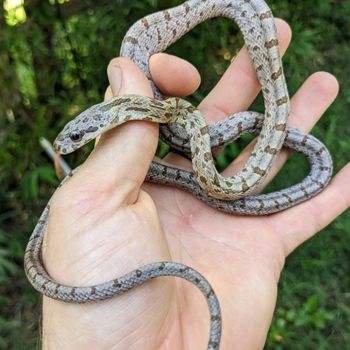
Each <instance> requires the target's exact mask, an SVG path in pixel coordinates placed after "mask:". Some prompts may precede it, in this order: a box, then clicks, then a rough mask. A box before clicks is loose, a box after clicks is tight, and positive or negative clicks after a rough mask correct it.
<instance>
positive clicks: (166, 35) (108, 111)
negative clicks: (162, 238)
mask: <svg viewBox="0 0 350 350" xmlns="http://www.w3.org/2000/svg"><path fill="white" fill-rule="evenodd" d="M216 16H225V17H229V18H232V19H234V20H235V21H236V22H237V23H238V25H239V27H240V28H241V30H242V33H243V36H244V38H245V41H246V43H247V47H248V50H249V53H250V56H251V58H252V60H253V62H254V66H255V68H256V71H257V75H258V79H259V82H260V84H261V86H262V91H263V95H264V101H265V108H266V112H265V115H264V116H262V115H260V114H258V113H254V112H241V113H236V114H235V115H233V116H231V117H229V118H227V119H226V120H224V121H221V122H218V123H216V124H214V125H210V126H208V125H207V124H206V122H205V121H204V119H203V117H202V116H201V114H200V112H199V111H198V110H196V108H194V107H193V106H191V105H190V104H189V103H188V102H186V101H184V100H181V99H179V98H171V99H168V100H165V101H163V96H162V95H161V93H160V91H159V90H158V88H157V87H156V86H155V84H154V83H153V81H152V79H151V75H150V72H149V69H148V60H149V57H150V56H151V55H152V54H154V53H156V52H161V51H164V50H165V49H166V48H167V47H168V46H169V45H170V44H171V43H173V42H175V41H176V40H177V39H178V38H179V37H181V36H182V35H184V34H185V33H187V32H188V31H190V30H191V29H192V28H193V27H194V26H196V25H197V24H198V23H201V22H203V21H204V20H206V19H208V18H212V17H216ZM121 55H122V56H125V57H128V58H130V59H132V60H133V61H134V62H135V63H136V64H137V65H138V66H139V67H140V68H141V69H143V71H144V72H145V74H146V76H147V77H148V78H149V79H150V81H151V84H152V88H153V91H154V94H155V97H156V99H150V98H147V97H142V96H135V95H128V96H121V97H115V98H114V99H112V100H110V101H107V102H103V103H101V104H98V105H95V106H93V107H91V108H90V109H88V110H87V111H85V112H83V113H82V114H80V115H79V116H78V117H77V118H75V119H74V120H73V121H72V122H70V123H69V124H67V126H66V127H65V128H64V130H63V131H62V132H61V133H60V135H59V136H58V137H57V139H56V142H55V146H56V149H57V150H58V151H60V152H61V153H70V152H72V151H74V150H76V149H78V148H80V147H81V146H82V145H84V144H85V143H87V142H89V141H90V140H92V139H94V138H95V137H97V136H98V135H100V134H101V133H103V132H105V131H106V130H109V129H110V128H112V127H115V126H118V125H120V124H122V123H124V122H127V121H129V120H149V121H153V122H158V123H162V125H161V137H162V138H163V139H164V140H166V141H167V142H168V143H169V144H170V145H171V147H172V148H173V149H174V150H177V151H178V152H180V153H182V154H184V155H186V156H188V157H191V158H192V161H193V170H194V171H193V172H190V171H186V170H182V169H177V168H173V167H169V166H165V165H162V164H160V163H157V162H155V161H154V162H152V164H151V167H150V169H149V172H148V174H147V177H146V180H147V181H151V182H155V183H159V184H165V185H173V186H176V187H179V188H182V189H184V190H187V191H190V192H191V193H193V194H194V195H195V196H196V197H197V198H199V199H200V200H203V201H204V202H206V203H207V204H209V205H211V206H212V207H214V208H216V209H218V210H221V211H224V212H227V213H238V214H245V215H263V214H271V213H274V212H278V211H281V210H284V209H287V208H290V207H291V206H293V205H296V204H297V203H300V202H302V201H305V200H307V199H309V198H311V197H313V196H315V195H316V194H317V193H319V192H320V191H321V190H322V189H323V188H324V187H325V186H326V185H327V184H328V182H329V180H330V177H331V175H332V160H331V157H330V155H329V152H328V151H327V149H326V148H325V147H324V146H323V145H322V143H320V141H318V140H317V139H315V138H314V137H312V136H310V135H307V134H304V133H302V132H300V131H298V130H297V129H295V128H292V127H290V126H287V118H288V114H289V97H288V91H287V87H286V84H285V79H284V74H283V68H282V64H281V60H280V55H279V47H278V39H277V34H276V30H275V26H274V21H273V16H272V13H271V11H270V10H269V8H268V7H267V5H266V4H265V3H264V1H263V0H250V1H249V0H244V1H243V0H242V1H240V0H238V1H234V0H220V1H214V0H192V1H187V2H185V3H184V4H182V5H181V6H178V7H176V8H173V9H170V10H166V11H163V12H159V13H155V14H152V15H150V16H147V17H145V18H143V19H142V20H140V21H139V22H137V23H136V24H135V25H134V26H132V27H131V29H130V30H129V31H128V33H127V35H126V36H125V38H124V41H123V45H122V49H121ZM248 132H249V133H253V134H256V135H259V136H258V140H257V144H256V146H255V148H254V151H253V153H252V155H251V156H250V158H249V160H248V161H247V163H246V164H245V166H244V168H243V169H242V170H241V171H240V172H239V173H237V174H235V175H234V176H232V177H230V178H224V177H222V176H221V175H220V174H218V173H217V171H216V169H215V166H214V161H213V158H212V155H211V149H212V148H214V147H218V146H222V145H225V144H227V143H229V142H232V141H234V140H235V139H237V138H238V137H239V136H240V135H242V134H243V133H248ZM283 144H284V145H285V146H286V147H289V148H291V149H294V150H296V151H298V152H301V153H303V154H304V155H305V156H306V157H307V158H308V160H309V162H310V164H311V171H310V174H309V175H308V176H307V177H306V178H305V179H304V180H303V181H302V182H301V183H299V184H297V185H294V186H293V187H291V188H288V189H285V190H282V191H278V192H274V193H270V194H264V195H256V196H248V195H249V193H251V192H252V191H253V190H254V189H255V188H256V186H257V185H259V184H260V183H261V182H262V181H263V179H264V178H265V177H266V176H267V174H268V172H269V170H270V168H271V166H272V163H273V161H274V159H275V157H276V156H277V155H278V153H279V150H280V149H281V147H282V145H283ZM68 178H69V177H68ZM65 181H67V179H65V180H64V181H63V182H62V184H61V185H63V184H64V183H65ZM49 208H50V202H49V204H48V206H47V207H46V208H45V210H44V212H43V214H42V215H41V217H40V219H39V222H38V224H37V226H36V227H35V229H34V232H33V234H32V236H31V238H30V240H29V243H28V246H27V249H26V253H25V271H26V274H27V277H28V279H29V281H30V282H31V283H32V285H33V286H34V288H36V289H37V290H38V291H39V292H41V293H43V294H45V295H46V296H48V297H50V298H54V299H58V300H62V301H67V302H78V303H84V302H88V301H96V300H102V299H106V298H110V297H112V296H114V295H118V294H122V293H124V292H126V291H128V290H130V289H132V288H135V287H137V286H139V285H140V284H142V283H144V282H146V281H148V280H150V279H151V278H155V277H160V276H176V277H181V278H184V279H186V280H188V281H190V282H192V283H193V284H195V285H196V286H197V287H198V288H199V289H200V290H201V291H202V293H203V294H204V296H205V297H206V300H207V302H208V306H209V312H210V316H211V329H210V336H209V342H208V349H218V348H219V345H220V337H221V312H220V306H219V303H218V300H217V298H216V296H215V293H214V291H213V289H212V288H211V286H210V284H209V283H208V281H207V280H206V279H205V278H204V277H203V276H202V275H200V274H199V273H198V272H196V271H195V270H193V269H191V268H190V267H187V266H184V265H182V264H178V263H174V262H159V263H154V264H150V265H145V266H142V267H140V268H139V269H137V270H135V271H132V272H130V273H128V274H126V275H124V276H122V277H119V278H117V279H115V280H112V281H109V282H107V283H104V284H101V285H96V286H91V287H78V286H75V287H72V286H64V285H62V284H60V283H58V282H56V281H54V280H53V279H52V278H51V277H50V276H49V274H48V273H47V271H46V270H45V267H44V266H43V263H42V259H41V247H42V242H43V238H44V233H45V231H46V228H47V222H48V215H49Z"/></svg>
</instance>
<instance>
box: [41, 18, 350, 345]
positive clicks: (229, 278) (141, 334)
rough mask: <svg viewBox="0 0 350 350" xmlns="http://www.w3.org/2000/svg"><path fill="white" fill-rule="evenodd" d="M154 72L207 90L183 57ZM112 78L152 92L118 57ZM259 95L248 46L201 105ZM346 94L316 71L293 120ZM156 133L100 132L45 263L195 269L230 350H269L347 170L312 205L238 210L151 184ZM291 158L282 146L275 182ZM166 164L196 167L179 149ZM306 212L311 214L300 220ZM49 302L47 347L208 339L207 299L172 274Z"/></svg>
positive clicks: (84, 271) (65, 267)
mask: <svg viewBox="0 0 350 350" xmlns="http://www.w3.org/2000/svg"><path fill="white" fill-rule="evenodd" d="M277 24H278V29H279V35H280V42H281V47H282V50H283V51H284V50H285V49H286V48H287V46H288V44H289V41H290V31H289V28H288V26H287V25H286V24H285V23H284V22H282V21H278V22H277ZM117 66H119V67H120V68H118V67H117ZM150 68H151V72H152V76H153V78H154V80H155V82H156V83H157V85H158V86H159V87H160V89H161V90H162V91H163V93H164V94H166V95H172V96H174V95H177V96H185V95H188V94H190V93H192V92H193V91H195V90H196V88H197V87H198V84H199V76H198V73H197V72H196V70H195V69H194V68H193V67H192V66H190V65H189V64H188V63H186V62H184V61H182V60H180V59H178V58H175V57H172V56H168V55H164V54H161V55H155V56H154V57H152V59H151V62H150ZM108 73H109V78H110V82H111V88H110V89H108V91H107V93H106V98H111V97H112V92H113V94H114V95H117V94H119V95H123V94H140V95H147V96H152V90H151V88H150V86H149V83H148V81H147V79H146V78H145V77H144V75H143V73H142V72H141V71H140V70H139V69H138V68H137V67H136V66H135V65H134V64H133V63H131V62H130V61H128V60H126V59H121V58H118V59H115V60H112V62H111V64H110V66H109V70H108ZM118 75H119V76H120V75H122V80H121V81H120V80H119V79H118ZM241 86H244V87H245V89H242V88H241ZM258 90H259V86H258V83H257V81H256V78H255V72H254V69H253V66H252V65H251V63H250V60H249V58H248V54H247V52H246V50H245V49H243V50H242V52H241V53H240V54H239V55H238V57H237V58H236V60H235V61H234V62H233V63H232V65H231V66H230V67H229V69H228V70H227V72H226V74H225V75H224V76H223V78H222V79H221V81H220V82H219V84H218V85H217V86H216V87H215V88H214V89H213V91H212V92H211V93H210V94H209V95H208V96H207V97H206V99H205V100H204V101H203V102H202V103H201V105H200V106H199V109H200V110H201V111H202V113H203V115H204V116H205V117H206V118H207V121H208V122H209V123H213V122H215V121H217V120H219V119H223V118H225V117H227V115H230V114H233V113H234V112H237V111H241V110H246V109H248V107H249V105H250V104H251V102H252V101H253V99H254V98H255V96H256V94H257V93H258ZM337 92H338V84H337V82H336V80H335V79H334V77H332V76H331V75H329V74H327V73H317V74H314V75H312V76H311V77H310V78H309V79H308V80H307V81H306V82H305V83H304V85H303V86H302V87H301V88H300V90H299V91H298V92H297V94H296V95H295V96H294V97H293V99H292V115H291V119H290V123H291V124H292V125H294V126H296V127H298V128H299V129H301V130H303V131H309V130H310V129H311V127H312V126H313V125H314V124H315V123H316V121H317V120H318V119H319V118H320V117H321V115H322V114H323V113H324V111H325V110H326V109H327V108H328V106H329V105H330V104H331V103H332V102H333V100H334V99H335V97H336V95H337ZM157 139H158V125H155V124H151V123H146V122H129V123H127V124H125V125H123V126H121V127H118V128H117V129H115V130H112V131H110V132H108V133H107V134H105V135H103V136H102V137H101V139H100V142H99V143H98V145H97V147H96V148H95V150H94V151H93V152H92V154H91V155H90V157H89V159H88V160H87V161H86V162H85V163H84V165H83V166H82V168H81V169H80V170H79V171H78V173H77V174H76V175H75V176H74V177H73V178H72V179H70V181H69V182H68V183H67V184H66V185H65V186H63V187H62V188H61V189H59V190H58V191H57V192H56V194H55V197H54V201H53V203H52V206H51V211H50V213H51V214H50V220H49V226H48V232H47V234H46V240H45V244H44V263H45V266H46V268H47V270H48V271H49V273H50V275H51V276H52V277H53V278H54V279H56V280H58V281H60V282H61V283H65V284H68V285H79V286H86V285H93V284H97V283H101V282H105V281H108V280H110V279H114V278H116V277H118V276H121V275H123V274H125V273H126V272H128V271H131V270H133V269H136V268H138V267H140V266H142V265H145V264H148V263H152V262H156V261H174V262H180V263H183V264H185V265H189V266H191V267H193V268H194V269H196V270H197V271H199V272H200V273H202V274H203V275H204V276H205V277H206V278H207V279H208V280H209V282H210V283H211V285H212V286H213V288H214V290H215V292H216V294H217V296H218V298H219V300H220V303H221V308H222V313H223V338H222V347H221V349H235V348H237V349H260V348H262V347H263V345H264V343H265V340H266V334H267V331H268V328H269V325H270V323H271V319H272V315H273V310H274V306H275V302H276V295H277V282H278V279H279V275H280V273H281V271H282V268H283V264H284V261H285V258H286V256H287V255H288V254H290V253H291V252H292V251H293V250H294V249H295V248H296V247H297V246H299V245H300V244H302V243H303V242H304V241H305V240H307V239H308V238H310V237H311V236H312V235H314V234H315V233H316V232H318V231H319V230H321V229H322V228H323V227H324V226H326V225H327V224H328V223H329V222H331V221H332V220H333V219H334V218H335V217H336V216H337V215H339V214H340V213H341V212H342V211H344V210H346V209H347V208H348V207H349V200H350V190H349V183H350V166H349V165H348V166H347V167H345V168H344V169H343V170H342V171H341V172H340V173H339V174H338V175H337V176H336V177H335V178H334V180H333V181H332V183H331V184H330V185H329V186H328V187H327V188H326V189H325V190H324V192H322V193H321V194H320V195H319V196H317V197H316V198H314V199H312V200H310V201H308V202H305V203H303V204H301V205H298V206H297V207H294V208H292V209H289V210H287V211H284V212H281V213H278V214H274V215H269V216H264V217H240V216H234V215H228V214H223V213H221V212H218V211H217V210H214V209H212V208H210V207H208V206H207V205H205V204H204V203H202V202H200V201H198V200H197V199H196V198H194V197H193V196H192V195H190V194H188V193H186V192H183V191H181V190H178V189H175V188H171V187H164V186H158V185H154V184H143V181H144V177H145V175H146V173H147V170H148V167H149V164H150V162H151V160H152V158H153V156H154V153H155V150H156V147H157ZM140 150H141V151H140ZM250 152H251V147H248V148H247V149H246V150H245V151H244V152H243V153H242V155H241V156H240V157H239V158H238V159H237V160H236V161H235V162H234V163H233V164H231V165H230V166H229V167H228V169H226V170H225V173H224V174H225V175H231V174H233V173H234V172H236V170H237V169H238V168H240V167H241V165H242V163H243V162H244V161H245V160H246V159H247V155H248V154H249V153H250ZM287 157H288V152H287V151H283V152H282V153H281V155H280V157H279V159H278V161H277V163H276V165H275V168H274V170H273V172H272V174H271V176H270V177H269V179H268V181H269V180H271V179H272V177H273V176H274V175H275V174H276V173H277V172H278V170H279V169H280V167H281V166H282V165H283V163H284V162H285V161H286V159H287ZM165 161H166V162H168V163H170V164H173V165H176V166H181V167H185V168H188V167H190V164H189V163H188V161H187V160H185V159H183V158H181V157H180V156H178V155H174V154H170V155H169V156H168V157H167V158H166V159H165ZM265 185H266V183H265ZM320 212H322V213H323V215H322V216H320V215H319V213H320ZM306 213H307V216H308V220H307V221H306V220H301V219H302V218H303V217H305V214H306ZM43 307H44V314H43V343H44V348H46V349H48V348H58V349H61V348H62V349H63V348H64V349H83V348H84V349H86V348H88V349H146V350H147V349H152V350H153V349H204V348H205V346H206V343H207V339H208V327H209V318H208V311H207V306H206V304H205V300H204V298H203V297H202V296H201V295H200V292H199V291H198V290H197V289H196V288H194V287H193V286H192V285H190V284H188V283H187V282H185V281H183V280H178V279H174V278H159V279H155V280H152V281H150V282H148V283H146V284H144V285H143V286H141V287H139V288H137V289H134V290H132V291H130V292H128V293H126V294H123V295H121V296H118V297H115V298H112V299H110V300H106V301H103V302H98V303H93V304H84V305H79V304H66V303H62V302H58V301H54V300H50V299H47V298H44V305H43Z"/></svg>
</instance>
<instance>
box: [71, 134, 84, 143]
mask: <svg viewBox="0 0 350 350" xmlns="http://www.w3.org/2000/svg"><path fill="white" fill-rule="evenodd" d="M69 137H70V139H71V140H72V141H73V142H79V141H81V139H82V138H83V134H81V133H79V132H72V133H71V134H70V135H69Z"/></svg>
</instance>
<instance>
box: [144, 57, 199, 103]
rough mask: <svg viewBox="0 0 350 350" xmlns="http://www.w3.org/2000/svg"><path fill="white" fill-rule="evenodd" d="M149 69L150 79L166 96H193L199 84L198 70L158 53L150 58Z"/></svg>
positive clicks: (186, 63) (179, 59)
mask: <svg viewBox="0 0 350 350" xmlns="http://www.w3.org/2000/svg"><path fill="white" fill-rule="evenodd" d="M149 68H150V71H151V75H152V79H153V81H154V82H155V84H156V85H157V87H158V88H159V89H160V91H162V93H163V94H164V95H166V96H179V97H183V96H188V95H191V94H193V93H194V92H195V91H196V90H197V89H198V87H199V85H200V83H201V77H200V75H199V72H198V70H197V69H196V68H195V67H194V66H193V65H192V64H191V63H189V62H187V61H186V60H184V59H182V58H179V57H176V56H172V55H168V54H165V53H158V54H155V55H153V56H151V58H150V60H149Z"/></svg>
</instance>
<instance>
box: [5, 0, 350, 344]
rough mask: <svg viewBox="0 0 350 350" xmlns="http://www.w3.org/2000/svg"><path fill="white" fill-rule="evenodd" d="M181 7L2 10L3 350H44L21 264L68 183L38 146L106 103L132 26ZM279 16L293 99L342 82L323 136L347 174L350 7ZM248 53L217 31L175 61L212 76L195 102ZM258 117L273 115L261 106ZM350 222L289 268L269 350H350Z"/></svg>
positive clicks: (296, 165) (47, 3) (288, 9)
mask: <svg viewBox="0 0 350 350" xmlns="http://www.w3.org/2000/svg"><path fill="white" fill-rule="evenodd" d="M180 3H182V1H179V0H162V1H160V0H143V1H140V0H131V1H130V0H129V1H126V0H124V1H123V0H113V1H112V0H101V1H99V2H97V1H93V0H86V1H78V0H70V1H69V0H58V1H57V0H27V1H25V2H24V4H23V1H21V0H17V1H14V0H12V1H1V6H0V91H1V92H0V184H1V191H0V349H16V350H18V349H34V348H37V347H38V344H39V343H40V342H39V323H40V298H39V296H38V295H37V294H36V293H35V292H34V291H33V290H32V289H31V287H30V286H29V285H28V283H27V282H26V280H25V277H24V274H23V269H22V259H23V253H24V247H25V244H26V241H27V240H28V237H29V234H30V232H31V230H32V229H33V227H34V225H35V222H36V219H37V217H38V215H39V214H40V212H41V210H42V209H43V207H44V206H45V204H46V202H47V200H48V198H49V196H50V194H51V193H52V192H53V190H54V187H55V185H57V183H58V181H57V179H56V178H55V174H54V171H53V169H52V164H51V163H50V161H49V160H48V159H47V157H46V156H45V154H44V153H43V151H42V149H41V148H40V146H39V142H38V140H39V137H41V136H45V137H46V138H48V139H51V140H52V139H54V137H55V135H56V134H57V132H58V131H59V130H60V129H61V128H62V126H63V125H64V124H65V123H66V122H67V120H69V119H70V118H72V117H73V116H74V115H76V114H77V112H79V111H81V110H83V109H84V108H86V107H88V106H90V105H92V104H94V103H96V102H98V101H100V100H101V99H102V97H103V94H104V90H105V87H106V86H107V77H106V66H107V64H108V62H109V60H110V59H111V58H112V57H114V56H116V55H117V54H118V50H119V48H120V44H121V40H122V38H123V36H124V34H125V32H126V30H127V29H128V28H129V27H130V25H131V24H132V23H133V22H135V21H136V20H137V19H139V18H141V17H143V16H144V15H146V14H148V13H152V12H155V11H157V10H161V9H166V8H169V7H171V6H175V5H178V4H180ZM15 4H17V6H15V7H14V5H15ZM269 4H270V6H271V7H272V9H273V11H274V13H275V15H276V16H278V17H281V18H284V19H286V20H287V21H288V22H289V23H290V24H291V26H292V29H293V36H294V40H293V43H292V44H291V46H290V49H289V51H288V53H287V55H286V57H285V60H284V62H285V71H286V76H287V80H288V84H289V88H290V92H291V94H293V93H295V92H296V91H297V89H298V88H299V86H300V85H301V84H302V82H303V81H304V80H305V78H306V77H307V76H308V75H310V74H311V73H313V72H315V71H317V70H326V71H330V72H332V73H333V74H335V75H336V76H337V77H338V78H339V80H340V83H341V93H340V96H339V98H338V100H337V101H336V103H335V104H334V105H333V106H332V108H331V109H330V110H329V111H328V112H327V114H326V115H325V116H324V118H323V119H322V121H321V122H320V123H319V124H318V125H317V126H316V127H315V128H314V130H313V133H314V134H315V135H316V136H318V137H320V138H321V139H322V140H323V141H324V142H325V143H326V145H327V146H328V147H329V149H330V150H331V152H332V154H333V156H334V162H335V168H336V170H337V171H338V170H339V169H340V168H341V167H342V166H344V165H345V163H346V162H347V160H348V157H349V156H348V155H349V151H350V139H349V136H350V127H349V121H348V118H349V116H348V114H349V108H348V107H349V103H350V79H349V76H350V65H349V60H350V45H349V42H350V2H349V1H341V0H332V1H324V0H315V1H312V2H311V1H302V0H294V1H291V0H279V1H277V0H273V1H272V0H271V1H269ZM241 45H242V38H241V35H240V33H239V32H238V30H237V27H236V26H235V25H233V24H232V23H231V22H230V21H228V20H227V19H216V20H211V21H208V22H206V23H204V24H202V25H200V26H199V27H198V28H196V29H195V30H193V31H192V32H191V33H190V34H188V35H186V36H185V38H183V39H182V40H181V41H179V42H178V43H176V44H175V45H173V47H171V48H170V49H169V52H171V53H175V54H177V55H179V56H181V57H183V58H185V59H188V60H189V61H191V62H192V63H193V64H195V65H196V66H197V67H198V69H199V71H200V72H201V74H202V79H203V84H202V86H201V88H200V90H199V91H198V92H197V93H196V94H195V95H194V96H193V97H192V100H193V101H194V102H197V103H198V102H199V100H200V99H201V98H203V96H204V95H205V94H206V93H207V92H208V91H209V90H210V88H211V87H212V86H213V85H214V84H215V83H216V82H217V81H218V79H219V77H220V75H221V74H222V73H223V72H224V71H225V69H226V67H227V66H228V64H229V62H230V60H231V59H232V58H233V57H234V56H235V55H236V53H237V52H238V50H239V48H240V46H241ZM254 108H256V109H260V110H261V109H262V104H261V100H259V99H258V100H257V102H256V105H255V106H254ZM247 141H248V140H243V141H241V142H239V143H238V145H232V146H230V147H228V149H227V151H226V152H225V154H224V155H223V156H222V157H220V160H219V166H220V167H225V165H227V163H228V162H229V161H231V160H232V159H233V158H234V157H235V156H236V155H237V153H238V152H239V150H240V149H241V147H242V146H243V145H244V143H246V142H247ZM88 151H89V147H88V148H87V149H85V150H84V151H83V152H80V154H78V155H72V156H70V157H69V158H68V161H69V162H70V163H71V164H72V165H76V164H78V163H79V162H81V161H82V159H84V157H85V156H86V153H87V152H88ZM140 152H141V150H140ZM306 172H307V165H306V164H305V161H304V160H303V159H301V157H297V156H293V157H292V158H291V161H289V162H288V164H287V165H286V167H285V169H284V170H283V171H282V173H281V175H280V176H278V177H277V179H276V180H275V181H274V184H273V185H272V186H271V189H274V188H281V187H285V186H286V185H288V184H291V183H293V182H295V181H296V180H297V179H299V178H302V177H303V176H304V175H305V173H306ZM305 219H306V220H307V213H305ZM349 219H350V215H349V212H347V213H345V214H344V215H343V216H342V217H340V218H339V219H338V220H337V221H335V222H334V223H333V224H332V225H331V226H329V227H328V228H327V229H326V230H324V231H323V232H322V234H320V235H318V236H317V237H315V238H314V239H312V240H311V241H309V242H308V243H307V244H305V245H304V246H303V247H301V248H299V249H298V251H297V252H295V253H294V254H293V255H292V256H291V257H290V258H289V259H288V261H287V264H286V269H285V271H284V273H283V275H282V278H281V282H280V293H279V300H278V305H277V309H276V313H275V319H274V322H273V325H272V327H271V330H270V334H269V337H268V341H267V344H266V349H275V350H280V349H294V350H297V349H339V350H340V349H349V346H350V262H349V257H350V245H349V238H350V234H349V232H350V220H349Z"/></svg>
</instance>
